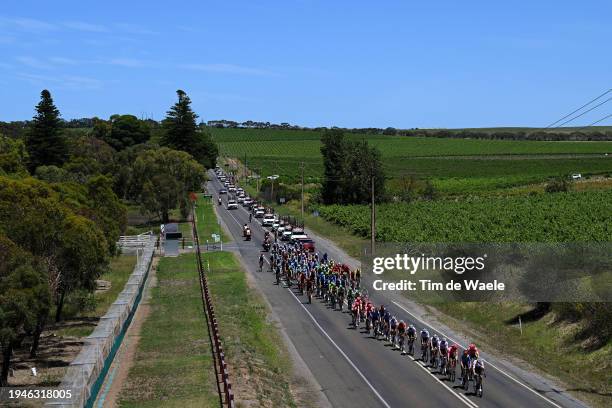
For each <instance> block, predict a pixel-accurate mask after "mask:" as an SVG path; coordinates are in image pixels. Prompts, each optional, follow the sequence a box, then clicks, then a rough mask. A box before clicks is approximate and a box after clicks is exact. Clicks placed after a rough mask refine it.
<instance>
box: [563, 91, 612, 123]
mask: <svg viewBox="0 0 612 408" xmlns="http://www.w3.org/2000/svg"><path fill="white" fill-rule="evenodd" d="M610 100H612V97H610V98H608V99H606V100H605V101H603V102H601V103H598V104H597V105H595V106H593V107H592V108H591V109H587V110H585V111H584V112H582V113H581V114H580V115H577V116H574V117H573V118H571V119H568V120H566V121H565V122H563V123H561V124H560V125H557V126H555V129H556V128H560V127H561V126H563V125H565V124H567V123H570V122H573V121H574V120H576V119H578V118H579V117H581V116H584V115H586V114H587V113H589V112H590V111H592V110H593V109H597V108H599V107H600V106H601V105H603V104H605V103H607V102H608V101H610Z"/></svg>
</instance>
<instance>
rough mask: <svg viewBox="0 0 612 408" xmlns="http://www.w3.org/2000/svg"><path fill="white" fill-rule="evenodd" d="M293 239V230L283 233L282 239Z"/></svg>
mask: <svg viewBox="0 0 612 408" xmlns="http://www.w3.org/2000/svg"><path fill="white" fill-rule="evenodd" d="M290 240H291V231H283V234H282V235H281V241H290Z"/></svg>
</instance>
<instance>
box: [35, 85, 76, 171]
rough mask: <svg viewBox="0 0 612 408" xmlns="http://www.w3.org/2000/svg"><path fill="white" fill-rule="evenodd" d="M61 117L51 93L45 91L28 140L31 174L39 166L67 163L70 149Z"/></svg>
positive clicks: (41, 94) (42, 93)
mask: <svg viewBox="0 0 612 408" xmlns="http://www.w3.org/2000/svg"><path fill="white" fill-rule="evenodd" d="M59 117H60V113H59V110H58V109H57V108H56V107H55V105H54V104H53V99H52V98H51V93H50V92H49V91H47V90H46V89H45V90H43V91H42V92H41V93H40V102H39V103H38V105H36V115H35V116H34V119H33V121H32V126H31V128H30V131H29V134H28V137H27V140H26V145H27V149H28V153H29V155H30V166H29V167H30V171H31V172H34V170H35V169H36V167H38V166H43V165H55V166H61V165H62V164H63V163H64V162H65V161H66V159H67V157H68V147H67V143H66V138H65V137H64V135H63V133H62V129H61V121H60V119H59Z"/></svg>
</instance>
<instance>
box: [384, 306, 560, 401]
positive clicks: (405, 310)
mask: <svg viewBox="0 0 612 408" xmlns="http://www.w3.org/2000/svg"><path fill="white" fill-rule="evenodd" d="M391 302H393V304H394V305H395V306H397V307H399V308H400V309H402V310H403V311H404V312H406V313H408V314H409V315H411V316H412V317H414V318H415V319H416V320H418V321H419V322H421V323H423V324H425V325H426V326H430V327H431V325H430V324H428V323H427V322H424V321H423V320H421V319H419V318H417V317H416V316H414V315H413V314H412V313H411V312H410V311H409V310H408V309H406V308H405V307H404V306H402V305H400V304H399V303H397V302H396V301H394V300H392V301H391ZM436 331H437V332H439V333H440V334H441V335H443V336H444V337H446V338H447V339H449V340H450V341H452V342H453V343H457V344H458V345H460V346H461V347H463V348H464V349H465V348H466V347H465V346H464V345H462V344H461V343H459V342H458V341H455V340H453V339H452V338H451V337H449V336H447V335H446V334H444V333H442V332H441V331H440V330H436ZM483 361H485V362H486V363H487V364H488V365H490V366H491V367H493V368H494V369H495V370H497V371H498V372H500V373H502V374H503V375H505V376H506V377H508V378H509V379H511V380H512V381H514V382H515V383H517V384H518V385H520V386H522V387H524V388H526V389H527V390H529V391H531V392H532V393H534V394H535V395H537V396H538V397H540V398H542V399H544V400H545V401H547V402H548V403H550V404H551V405H553V406H555V407H557V408H563V407H562V406H561V405H558V404H556V403H555V402H553V401H551V400H550V399H548V398H547V397H545V396H544V395H542V394H540V393H539V392H537V391H536V390H534V389H533V388H531V387H530V386H528V385H526V384H523V383H522V382H520V381H519V380H517V379H516V378H514V377H512V376H511V375H510V374H507V373H505V372H504V371H503V370H501V369H500V368H498V367H497V366H495V365H493V364H492V363H490V362H489V361H487V360H485V359H483Z"/></svg>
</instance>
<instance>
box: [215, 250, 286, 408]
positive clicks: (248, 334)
mask: <svg viewBox="0 0 612 408" xmlns="http://www.w3.org/2000/svg"><path fill="white" fill-rule="evenodd" d="M207 262H209V263H210V267H211V273H210V274H209V275H208V277H209V285H210V290H211V293H212V297H213V301H214V305H215V310H216V312H217V319H218V321H219V327H220V331H221V336H222V341H223V346H224V351H225V353H226V356H227V359H228V362H229V365H230V376H231V379H232V383H233V386H234V392H235V394H236V398H237V402H238V406H260V407H294V406H297V405H296V403H295V402H294V400H293V397H292V394H291V389H290V381H291V359H290V357H289V355H288V352H287V351H286V349H285V348H284V347H283V341H282V339H281V337H280V334H279V332H278V329H277V328H276V327H275V326H274V325H273V324H272V323H270V322H268V321H267V314H268V310H267V307H266V305H265V303H264V301H263V299H261V297H260V296H259V295H258V294H257V293H256V292H255V290H253V289H251V288H249V286H248V284H247V280H246V275H245V272H244V270H243V269H242V267H241V266H240V264H239V263H238V261H237V259H236V258H235V256H234V254H232V253H230V252H209V253H206V254H205V255H204V263H205V264H206V263H207Z"/></svg>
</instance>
